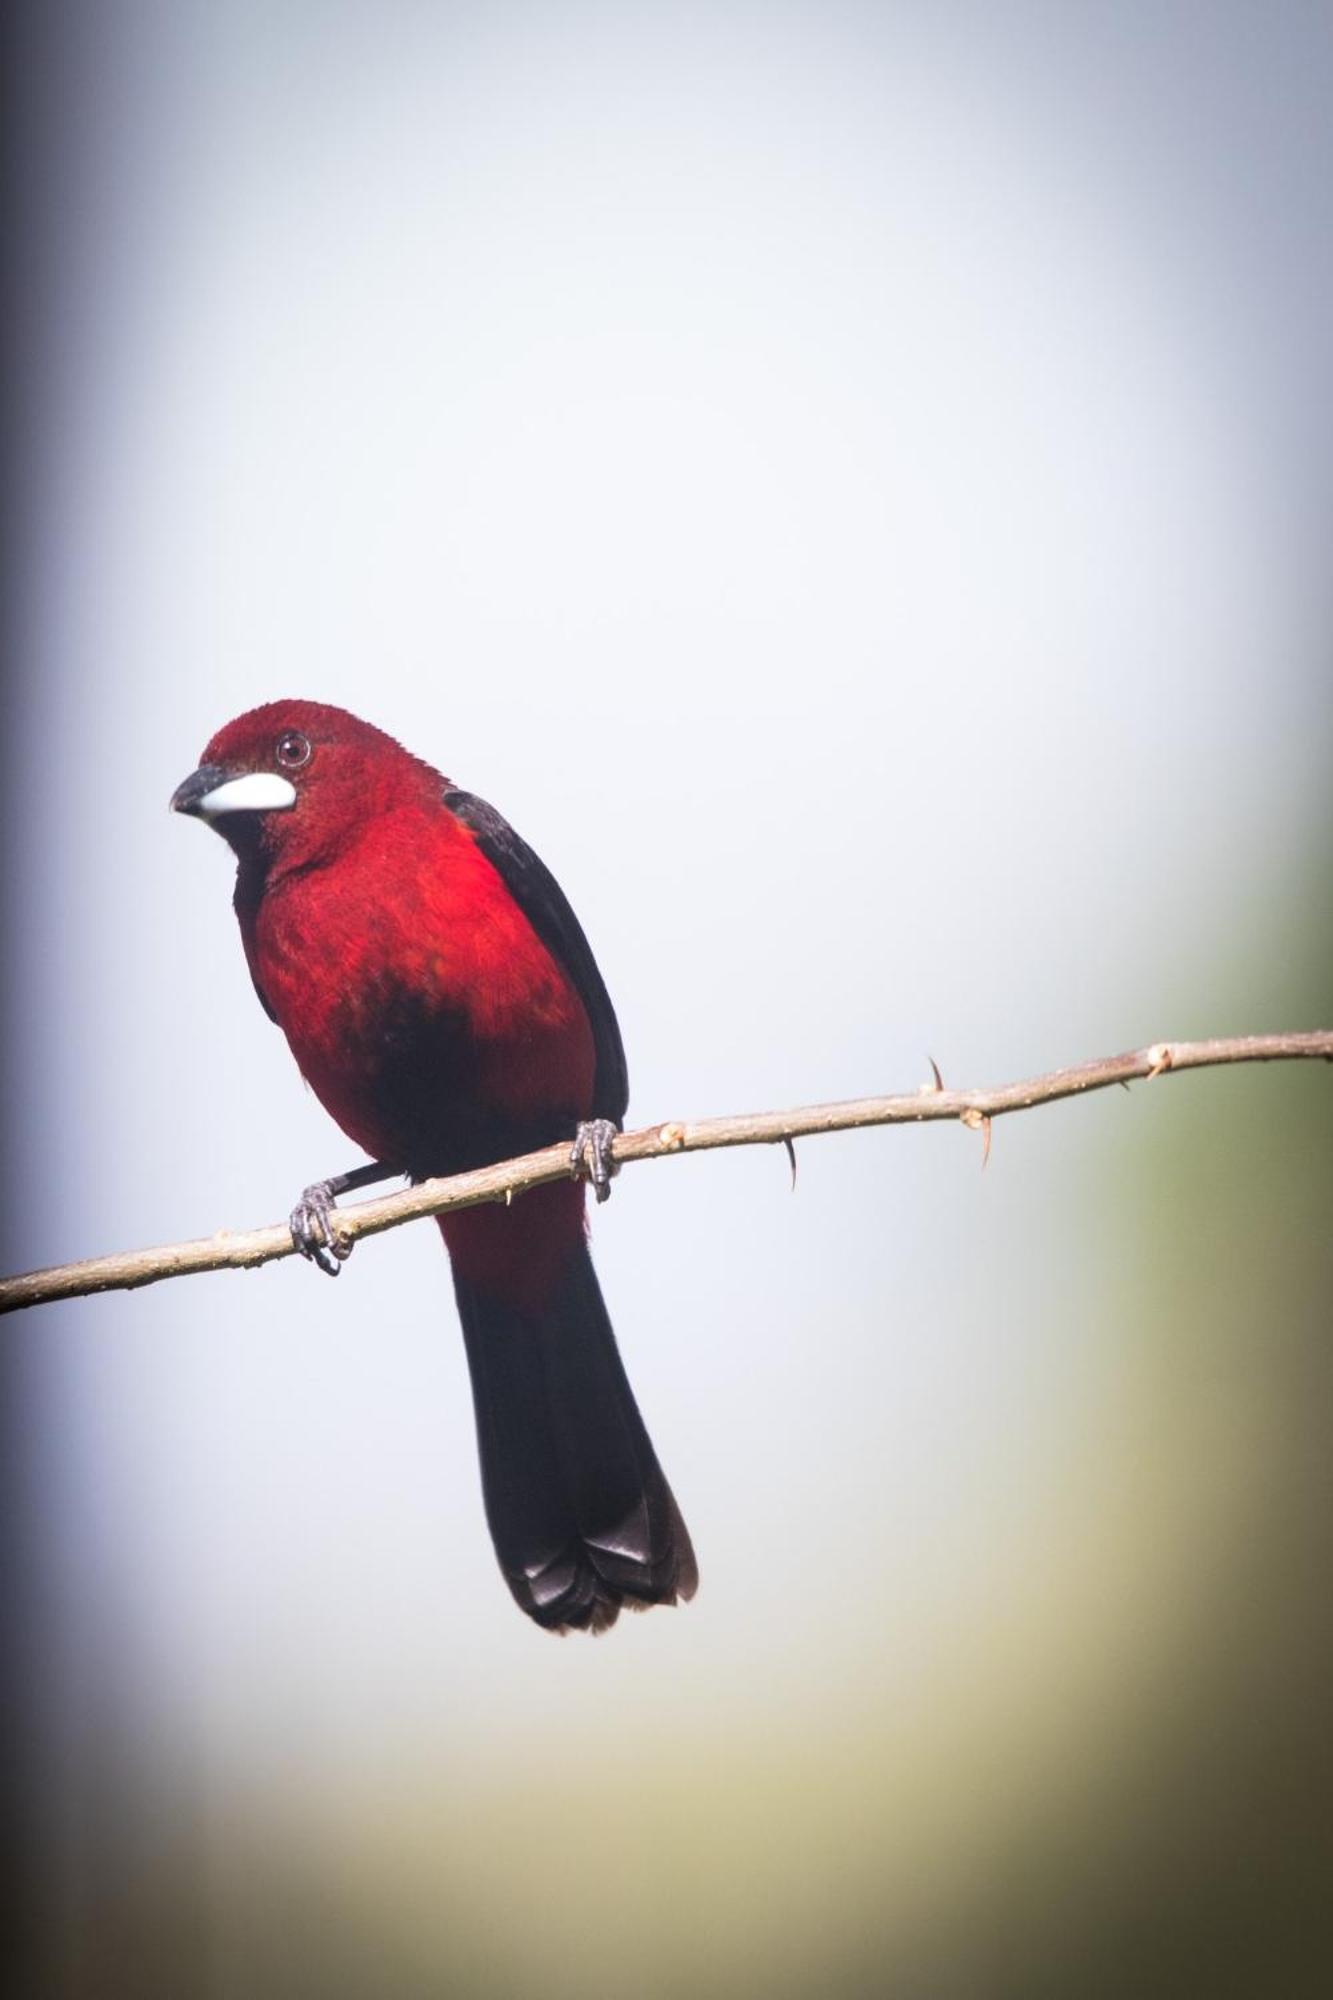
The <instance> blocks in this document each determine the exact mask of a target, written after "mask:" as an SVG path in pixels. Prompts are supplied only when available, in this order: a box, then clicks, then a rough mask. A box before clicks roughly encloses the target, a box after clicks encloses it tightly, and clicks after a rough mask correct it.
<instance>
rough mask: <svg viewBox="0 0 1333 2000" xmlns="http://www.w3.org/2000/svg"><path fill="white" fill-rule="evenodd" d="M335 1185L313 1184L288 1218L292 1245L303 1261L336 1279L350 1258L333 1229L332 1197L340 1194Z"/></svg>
mask: <svg viewBox="0 0 1333 2000" xmlns="http://www.w3.org/2000/svg"><path fill="white" fill-rule="evenodd" d="M340 1192H341V1189H340V1188H339V1185H338V1182H337V1181H315V1182H314V1183H313V1184H312V1185H311V1186H310V1187H308V1188H307V1189H306V1191H305V1193H304V1194H303V1195H302V1196H301V1199H300V1200H299V1201H298V1202H297V1204H296V1207H295V1208H294V1209H293V1210H292V1212H291V1215H290V1217H289V1218H288V1226H289V1228H290V1229H291V1232H292V1242H293V1243H294V1244H295V1245H296V1247H297V1249H298V1250H299V1251H300V1253H301V1255H302V1256H303V1257H306V1258H308V1259H309V1260H310V1262H311V1263H312V1264H317V1265H318V1266H319V1268H320V1270H321V1271H327V1273H328V1275H329V1276H330V1277H331V1278H336V1277H337V1275H338V1273H339V1271H341V1269H342V1267H343V1265H344V1264H345V1263H346V1261H347V1259H348V1258H349V1257H350V1256H351V1254H352V1245H351V1244H350V1243H348V1242H345V1241H344V1240H343V1239H342V1238H341V1237H340V1236H339V1235H338V1234H337V1232H336V1231H335V1229H334V1227H333V1217H334V1213H335V1210H334V1206H333V1197H334V1195H335V1194H336V1193H340Z"/></svg>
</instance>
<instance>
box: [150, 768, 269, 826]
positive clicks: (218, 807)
mask: <svg viewBox="0 0 1333 2000" xmlns="http://www.w3.org/2000/svg"><path fill="white" fill-rule="evenodd" d="M295 804H296V787H295V785H293V784H291V783H289V781H288V780H287V779H286V778H283V777H280V776H279V774H278V772H276V771H245V772H242V774H241V776H240V777H238V778H232V777H228V775H227V773H226V771H225V770H224V769H223V767H222V765H221V764H201V765H200V766H199V769H198V770H197V771H191V773H190V775H189V777H188V778H187V779H186V780H185V782H184V784H180V785H177V787H176V789H175V791H174V792H173V793H172V794H171V810H172V812H178V813H190V814H192V815H193V817H194V818H195V819H220V818H221V817H222V815H223V814H224V813H238V812H286V811H287V809H288V808H289V807H290V806H294V805H295Z"/></svg>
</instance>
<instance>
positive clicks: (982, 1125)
mask: <svg viewBox="0 0 1333 2000" xmlns="http://www.w3.org/2000/svg"><path fill="white" fill-rule="evenodd" d="M958 1117H959V1122H960V1123H961V1124H963V1125H966V1126H967V1128H968V1130H969V1131H970V1132H980V1134H981V1167H982V1172H983V1173H984V1172H985V1169H986V1162H987V1161H988V1160H989V1159H990V1134H991V1116H990V1113H989V1111H978V1110H977V1107H976V1105H975V1104H969V1105H968V1107H967V1109H966V1111H960V1112H959V1114H958Z"/></svg>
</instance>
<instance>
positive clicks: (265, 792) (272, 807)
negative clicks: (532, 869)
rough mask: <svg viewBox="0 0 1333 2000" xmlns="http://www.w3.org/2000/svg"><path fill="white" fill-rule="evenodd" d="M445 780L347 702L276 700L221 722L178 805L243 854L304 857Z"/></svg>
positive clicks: (175, 800)
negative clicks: (352, 711)
mask: <svg viewBox="0 0 1333 2000" xmlns="http://www.w3.org/2000/svg"><path fill="white" fill-rule="evenodd" d="M441 782H442V781H441V779H440V777H439V774H438V773H437V772H434V771H432V770H431V769H430V767H429V765H426V764H423V763H422V762H421V761H420V759H419V758H416V757H413V756H412V755H411V754H410V753H409V752H408V751H406V750H404V749H403V747H402V745H401V744H400V743H396V742H395V741H394V739H393V737H392V736H386V735H385V733H384V731H383V730H382V729H376V728H375V727H374V726H373V724H371V723H369V722H362V721H361V720H360V719H359V717H357V716H355V715H349V714H348V712H347V710H346V709H343V708H331V707H329V706H328V705H327V704H326V703H324V702H318V701H270V702H266V703H265V704H264V706H263V707H262V708H252V709H250V710H249V711H248V712H247V713H246V714H245V715H238V716H237V717H236V719H235V721H234V722H229V723H227V724H226V726H225V728H222V729H219V731H218V733H217V735H216V736H214V737H213V739H212V741H211V742H210V743H209V744H208V745H207V747H206V748H205V750H204V754H203V757H202V758H201V759H200V763H199V769H198V770H197V771H192V772H191V773H190V776H189V777H188V778H186V779H185V781H184V783H183V784H180V785H177V787H176V789H175V791H174V792H173V793H172V795H171V809H172V811H173V812H182V813H190V814H191V815H193V817H195V818H196V819H202V820H206V821H207V822H208V824H209V825H210V826H211V827H213V828H215V830H216V831H217V832H218V833H220V834H221V835H222V837H223V839H224V840H226V841H227V842H228V843H229V845H230V846H231V847H233V848H234V849H235V851H236V853H237V854H238V855H239V856H240V858H241V859H242V860H248V859H256V860H264V861H268V862H273V861H276V860H279V859H288V860H291V861H298V860H299V861H304V860H306V859H310V858H314V857H315V856H317V855H318V853H319V852H320V851H321V850H322V849H324V848H326V847H327V846H329V845H333V844H336V843H337V842H339V841H340V840H342V839H344V838H346V836H347V835H348V833H350V832H352V831H353V830H355V829H356V828H357V827H359V826H360V825H362V824H363V823H364V821H365V820H366V819H368V818H371V817H373V816H374V815H375V814H376V813H379V812H383V811H385V810H387V809H388V808H389V807H391V806H393V805H394V804H398V803H402V802H404V801H405V800H407V799H409V798H411V797H413V796H415V795H416V794H417V793H418V792H424V791H431V790H433V791H434V793H435V795H436V796H438V793H439V788H440V785H441Z"/></svg>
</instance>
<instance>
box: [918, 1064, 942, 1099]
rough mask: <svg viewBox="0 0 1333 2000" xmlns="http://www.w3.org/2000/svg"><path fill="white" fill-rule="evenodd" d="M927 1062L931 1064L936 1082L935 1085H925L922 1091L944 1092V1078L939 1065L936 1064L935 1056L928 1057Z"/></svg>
mask: <svg viewBox="0 0 1333 2000" xmlns="http://www.w3.org/2000/svg"><path fill="white" fill-rule="evenodd" d="M926 1061H927V1062H928V1063H929V1064H930V1073H931V1075H932V1076H933V1077H934V1079H935V1081H934V1082H933V1083H923V1084H922V1086H921V1088H922V1090H923V1091H942V1090H943V1089H944V1078H943V1077H942V1076H941V1075H940V1066H939V1064H938V1063H937V1062H936V1060H935V1058H934V1056H927V1057H926Z"/></svg>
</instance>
